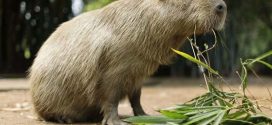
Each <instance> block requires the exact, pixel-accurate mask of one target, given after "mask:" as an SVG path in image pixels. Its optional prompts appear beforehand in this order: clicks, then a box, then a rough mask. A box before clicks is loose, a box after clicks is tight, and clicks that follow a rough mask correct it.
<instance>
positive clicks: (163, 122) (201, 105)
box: [124, 49, 272, 125]
mask: <svg viewBox="0 0 272 125" xmlns="http://www.w3.org/2000/svg"><path fill="white" fill-rule="evenodd" d="M173 51H174V52H175V53H177V54H179V55H180V56H182V57H184V58H186V59H188V60H190V61H192V62H194V63H196V64H198V65H199V66H202V67H204V68H205V69H207V70H208V72H209V73H213V74H216V75H219V74H218V73H217V71H215V70H213V69H212V68H210V67H209V65H208V64H207V63H204V62H201V61H200V60H199V59H197V58H196V57H192V56H190V55H188V54H186V53H183V52H180V51H178V50H174V49H173ZM198 52H199V51H198ZM271 55H272V51H270V52H268V53H265V54H263V55H261V56H259V57H257V58H255V59H248V60H246V61H245V62H243V61H242V60H241V64H242V70H241V72H242V73H241V85H242V87H243V95H241V94H239V93H229V92H224V91H220V90H219V89H217V88H216V87H215V86H214V85H213V82H207V83H206V85H207V88H208V92H207V93H205V94H203V95H201V96H198V97H196V98H194V99H192V100H191V101H189V102H187V103H185V104H181V105H176V106H173V107H169V108H167V109H162V110H159V112H160V114H161V115H162V116H136V117H130V118H128V119H125V120H124V121H126V122H130V123H133V124H137V125H145V124H160V125H268V124H272V119H271V118H270V117H267V116H265V115H262V114H261V113H259V112H260V109H259V106H258V105H257V104H255V103H253V102H251V101H250V99H249V98H248V97H247V96H246V94H245V89H246V88H247V84H248V82H247V81H248V80H247V74H248V70H247V69H248V68H247V67H249V66H252V65H253V64H254V63H255V62H259V63H262V64H264V65H267V66H268V67H270V66H271V64H269V63H267V62H264V61H262V59H264V58H267V57H269V56H271ZM203 74H204V76H206V75H205V73H203ZM210 77H212V76H210Z"/></svg>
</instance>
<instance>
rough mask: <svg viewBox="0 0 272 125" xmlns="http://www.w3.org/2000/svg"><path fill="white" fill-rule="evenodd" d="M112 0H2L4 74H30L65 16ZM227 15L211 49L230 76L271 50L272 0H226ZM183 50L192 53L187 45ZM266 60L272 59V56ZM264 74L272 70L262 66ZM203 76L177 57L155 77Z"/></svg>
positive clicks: (0, 69)
mask: <svg viewBox="0 0 272 125" xmlns="http://www.w3.org/2000/svg"><path fill="white" fill-rule="evenodd" d="M112 1H113V0H0V77H13V76H22V77H24V76H26V72H27V70H28V68H29V67H30V66H31V64H32V61H33V59H34V58H35V55H36V53H37V51H38V50H39V48H40V47H41V45H42V44H43V42H44V41H45V40H46V39H47V38H48V36H49V35H50V34H51V33H52V32H53V31H54V30H55V29H56V28H57V27H58V26H59V25H60V24H61V23H62V22H64V21H67V20H69V19H71V18H73V17H74V16H76V15H78V14H80V13H83V12H86V11H90V10H93V9H98V8H100V7H103V6H105V5H107V4H108V3H110V2H112ZM226 2H227V5H228V18H227V23H226V26H225V29H224V31H223V32H220V33H219V36H220V37H219V39H220V42H219V43H218V44H217V46H216V48H215V49H214V50H212V52H210V54H209V58H210V60H211V62H212V67H213V68H214V69H216V70H218V71H219V72H220V73H221V74H223V75H225V76H232V75H234V74H235V71H236V70H238V69H239V68H240V65H239V64H240V58H242V59H247V58H254V57H257V56H259V55H261V54H263V53H265V52H267V51H269V50H271V49H272V0H247V1H240V0H226ZM197 41H198V44H199V46H203V45H204V43H206V44H208V45H212V44H213V41H214V37H213V35H212V34H206V35H204V36H198V37H197ZM181 50H182V51H184V52H186V53H189V54H192V50H191V47H190V46H189V44H188V45H185V46H183V47H182V48H181ZM265 61H267V62H268V63H270V64H271V63H272V58H271V57H270V58H267V59H266V60H265ZM254 68H255V71H256V72H257V73H258V74H261V75H270V76H271V74H272V72H271V70H269V69H267V68H266V67H264V66H262V65H257V66H255V67H254ZM162 76H163V77H198V76H199V70H198V68H197V66H195V64H193V63H191V62H189V61H187V60H185V59H183V58H177V59H176V61H175V63H174V64H172V65H170V66H161V67H160V69H159V70H158V72H157V73H156V74H155V75H154V77H162Z"/></svg>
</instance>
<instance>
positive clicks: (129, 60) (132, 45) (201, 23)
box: [29, 0, 226, 124]
mask: <svg viewBox="0 0 272 125" xmlns="http://www.w3.org/2000/svg"><path fill="white" fill-rule="evenodd" d="M217 4H223V5H224V6H225V3H224V2H223V1H222V0H118V1H115V2H113V3H111V4H109V5H108V6H106V7H104V8H102V9H98V10H94V11H90V12H87V13H83V14H81V15H79V16H77V17H75V18H73V19H72V20H70V21H68V22H65V23H63V24H62V25H61V26H60V27H59V28H58V29H57V30H56V31H55V32H54V33H53V34H52V35H51V36H50V37H49V38H48V39H47V41H46V42H45V43H44V44H43V46H42V47H41V49H40V51H39V52H38V54H37V57H36V59H35V61H34V63H33V65H32V67H31V69H30V75H29V80H30V83H31V94H32V101H33V105H34V110H35V112H36V114H37V115H38V116H39V118H41V119H43V120H46V121H55V122H63V123H74V122H84V121H89V120H102V119H103V124H125V123H123V122H121V120H120V119H119V118H118V116H116V115H117V106H118V103H119V101H120V100H121V99H123V98H124V97H125V96H128V97H129V99H130V102H131V106H132V107H133V111H134V114H135V115H144V114H145V113H144V111H143V110H142V108H141V105H140V101H139V100H140V99H139V98H140V91H141V86H142V81H143V79H144V78H146V77H147V76H150V75H151V74H153V73H154V72H155V71H156V70H157V68H158V66H159V65H160V64H168V63H169V62H170V60H171V57H173V56H174V53H173V52H172V51H171V49H170V48H176V49H177V48H179V47H180V46H181V45H182V43H183V41H184V40H185V38H186V37H188V36H190V35H192V34H193V33H194V29H195V28H196V33H198V34H200V33H205V32H209V31H211V30H212V29H221V28H222V27H223V25H224V20H225V17H226V12H225V11H224V12H222V13H217V12H215V7H216V6H217Z"/></svg>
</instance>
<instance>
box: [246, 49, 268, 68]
mask: <svg viewBox="0 0 272 125" xmlns="http://www.w3.org/2000/svg"><path fill="white" fill-rule="evenodd" d="M271 55H272V50H270V51H268V52H266V53H264V54H263V55H261V56H259V57H257V58H255V59H253V60H252V61H251V62H250V63H249V65H252V64H253V63H255V62H257V61H260V60H262V59H264V58H266V57H269V56H271Z"/></svg>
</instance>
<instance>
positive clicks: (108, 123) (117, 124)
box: [102, 118, 130, 125]
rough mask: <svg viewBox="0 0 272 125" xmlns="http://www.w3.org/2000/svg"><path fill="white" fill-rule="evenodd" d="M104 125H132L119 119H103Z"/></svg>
mask: <svg viewBox="0 0 272 125" xmlns="http://www.w3.org/2000/svg"><path fill="white" fill-rule="evenodd" d="M102 125H130V124H129V123H126V122H123V121H122V120H120V119H119V118H118V119H117V118H116V119H107V120H106V119H103V121H102Z"/></svg>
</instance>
